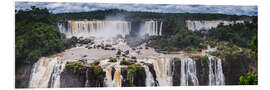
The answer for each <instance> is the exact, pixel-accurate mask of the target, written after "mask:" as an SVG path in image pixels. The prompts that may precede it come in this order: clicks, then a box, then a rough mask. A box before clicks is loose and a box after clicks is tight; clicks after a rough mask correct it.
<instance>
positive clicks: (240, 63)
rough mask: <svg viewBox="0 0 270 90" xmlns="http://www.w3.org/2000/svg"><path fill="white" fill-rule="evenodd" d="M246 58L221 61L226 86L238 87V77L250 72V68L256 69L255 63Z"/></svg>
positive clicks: (230, 58)
mask: <svg viewBox="0 0 270 90" xmlns="http://www.w3.org/2000/svg"><path fill="white" fill-rule="evenodd" d="M247 57H248V56H239V57H238V56H235V57H229V56H227V57H225V58H226V59H225V60H224V61H223V63H222V64H223V72H224V76H225V83H226V85H238V84H239V77H240V76H241V75H245V74H246V73H248V72H252V71H254V70H252V68H257V61H256V60H252V59H249V58H247Z"/></svg>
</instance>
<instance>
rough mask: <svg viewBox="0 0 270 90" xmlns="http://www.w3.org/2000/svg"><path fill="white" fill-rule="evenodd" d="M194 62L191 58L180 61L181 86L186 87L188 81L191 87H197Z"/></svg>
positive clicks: (197, 81)
mask: <svg viewBox="0 0 270 90" xmlns="http://www.w3.org/2000/svg"><path fill="white" fill-rule="evenodd" d="M196 75H197V72H196V62H195V61H194V60H192V59H191V58H185V59H182V60H181V86H188V85H189V81H190V82H191V83H192V85H194V86H196V85H199V80H198V78H197V76H196Z"/></svg>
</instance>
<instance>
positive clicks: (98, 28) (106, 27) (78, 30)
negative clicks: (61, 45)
mask: <svg viewBox="0 0 270 90" xmlns="http://www.w3.org/2000/svg"><path fill="white" fill-rule="evenodd" d="M67 24H68V25H67V26H68V27H67V28H64V27H63V26H64V24H63V23H59V24H58V28H59V30H60V32H61V33H64V34H65V35H66V36H67V37H71V36H78V37H88V36H99V37H106V36H108V35H109V36H111V35H112V36H117V35H121V36H122V37H125V36H126V35H128V34H129V33H130V31H131V23H130V22H128V21H98V20H95V21H68V22H67Z"/></svg>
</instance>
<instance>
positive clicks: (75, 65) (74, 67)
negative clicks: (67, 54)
mask: <svg viewBox="0 0 270 90" xmlns="http://www.w3.org/2000/svg"><path fill="white" fill-rule="evenodd" d="M80 64H81V63H80V62H71V64H67V68H68V69H69V70H71V71H72V72H73V73H76V72H77V71H78V69H79V65H80Z"/></svg>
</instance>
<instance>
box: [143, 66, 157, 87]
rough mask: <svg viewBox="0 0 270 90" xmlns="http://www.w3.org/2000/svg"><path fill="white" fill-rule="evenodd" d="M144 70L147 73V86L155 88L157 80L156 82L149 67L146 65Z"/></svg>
mask: <svg viewBox="0 0 270 90" xmlns="http://www.w3.org/2000/svg"><path fill="white" fill-rule="evenodd" d="M144 70H145V73H146V81H145V85H146V86H147V87H152V86H155V80H154V78H153V75H152V73H151V72H150V70H149V68H148V66H146V65H144Z"/></svg>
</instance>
